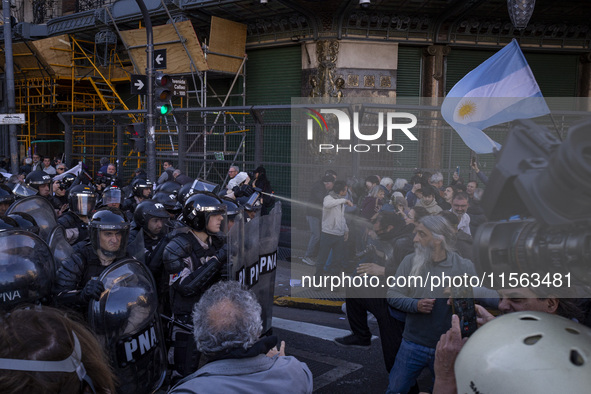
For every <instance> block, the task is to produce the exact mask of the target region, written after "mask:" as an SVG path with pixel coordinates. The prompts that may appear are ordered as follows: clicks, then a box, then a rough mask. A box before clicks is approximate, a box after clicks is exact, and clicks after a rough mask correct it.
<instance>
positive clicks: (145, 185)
mask: <svg viewBox="0 0 591 394" xmlns="http://www.w3.org/2000/svg"><path fill="white" fill-rule="evenodd" d="M145 189H149V190H150V195H149V196H148V197H146V196H144V190H145ZM153 190H154V183H152V181H149V180H147V179H141V178H138V179H135V180H134V181H133V182H131V192H132V193H133V195H134V196H136V197H139V198H152V191H153Z"/></svg>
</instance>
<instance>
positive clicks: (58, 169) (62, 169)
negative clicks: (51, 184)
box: [56, 167, 66, 171]
mask: <svg viewBox="0 0 591 394" xmlns="http://www.w3.org/2000/svg"><path fill="white" fill-rule="evenodd" d="M56 170H57V171H66V169H65V168H63V167H58V168H56Z"/></svg>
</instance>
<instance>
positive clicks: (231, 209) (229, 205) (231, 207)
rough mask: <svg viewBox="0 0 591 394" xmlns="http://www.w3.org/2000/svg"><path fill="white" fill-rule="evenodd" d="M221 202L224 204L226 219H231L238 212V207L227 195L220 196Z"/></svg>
mask: <svg viewBox="0 0 591 394" xmlns="http://www.w3.org/2000/svg"><path fill="white" fill-rule="evenodd" d="M221 199H222V202H223V203H224V205H225V206H226V215H228V220H233V219H234V218H235V217H236V215H238V214H239V213H240V207H239V206H238V204H237V203H236V201H234V200H233V199H231V198H229V197H225V196H224V197H221Z"/></svg>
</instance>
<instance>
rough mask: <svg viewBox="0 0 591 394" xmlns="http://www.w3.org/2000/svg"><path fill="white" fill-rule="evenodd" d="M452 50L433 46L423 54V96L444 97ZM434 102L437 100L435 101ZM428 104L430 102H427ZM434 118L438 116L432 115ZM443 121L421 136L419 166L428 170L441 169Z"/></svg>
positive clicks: (434, 121)
mask: <svg viewBox="0 0 591 394" xmlns="http://www.w3.org/2000/svg"><path fill="white" fill-rule="evenodd" d="M449 52H450V48H449V47H447V46H444V45H431V46H429V47H427V48H425V50H424V52H423V75H422V78H421V80H422V88H421V96H422V97H426V98H433V99H436V98H438V97H443V96H444V95H445V92H444V90H443V87H444V82H445V76H444V69H445V67H444V66H445V56H446V55H448V54H449ZM433 101H434V102H435V101H436V100H433ZM425 103H426V104H429V103H428V100H425ZM432 116H433V118H435V117H436V116H437V114H436V113H433V114H432ZM442 122H443V121H442V120H441V121H439V120H433V121H432V122H431V127H430V128H428V129H426V130H425V131H424V132H422V133H421V134H420V139H421V152H420V160H419V166H420V167H421V168H426V169H439V168H441V160H442V156H443V132H442V131H441V127H442Z"/></svg>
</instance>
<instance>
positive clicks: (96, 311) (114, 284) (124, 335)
mask: <svg viewBox="0 0 591 394" xmlns="http://www.w3.org/2000/svg"><path fill="white" fill-rule="evenodd" d="M99 280H100V281H102V282H103V284H104V286H105V291H104V292H103V293H102V295H101V298H100V299H99V300H98V301H91V302H90V304H89V308H88V321H89V324H90V325H91V327H92V329H93V331H94V332H95V333H96V334H97V336H98V337H99V339H100V341H101V342H102V343H103V345H104V346H105V348H106V349H107V350H108V352H109V355H110V358H111V365H112V367H113V369H114V370H115V373H116V375H117V378H118V380H119V390H118V392H120V393H151V392H154V391H155V390H157V389H158V388H159V387H160V386H161V385H162V381H163V380H164V377H165V375H166V367H167V360H166V348H165V344H164V335H163V332H162V323H161V321H160V316H159V314H158V297H157V290H156V284H155V283H154V278H153V277H152V274H151V273H150V271H149V270H148V269H147V268H146V267H145V266H144V265H143V264H142V263H140V262H139V261H137V260H134V259H129V258H126V259H124V260H120V261H118V262H116V263H113V264H112V265H110V266H109V267H108V268H107V269H105V270H104V271H103V273H102V274H101V276H100V277H99Z"/></svg>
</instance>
